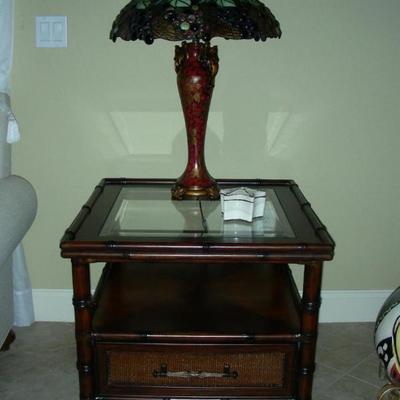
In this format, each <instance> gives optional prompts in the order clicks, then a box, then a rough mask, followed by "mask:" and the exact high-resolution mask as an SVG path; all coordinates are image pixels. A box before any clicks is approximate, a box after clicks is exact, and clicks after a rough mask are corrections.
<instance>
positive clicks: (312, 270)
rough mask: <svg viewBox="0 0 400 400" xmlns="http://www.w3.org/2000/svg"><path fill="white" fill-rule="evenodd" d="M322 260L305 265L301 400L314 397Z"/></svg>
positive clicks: (300, 379)
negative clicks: (313, 384) (313, 385)
mask: <svg viewBox="0 0 400 400" xmlns="http://www.w3.org/2000/svg"><path fill="white" fill-rule="evenodd" d="M321 279H322V262H312V263H310V264H306V265H305V267H304V284H303V300H302V308H303V309H302V320H301V325H302V326H301V332H302V344H301V349H300V377H299V386H298V394H299V400H311V399H312V383H313V375H314V369H315V349H316V343H317V333H318V312H319V307H320V304H321Z"/></svg>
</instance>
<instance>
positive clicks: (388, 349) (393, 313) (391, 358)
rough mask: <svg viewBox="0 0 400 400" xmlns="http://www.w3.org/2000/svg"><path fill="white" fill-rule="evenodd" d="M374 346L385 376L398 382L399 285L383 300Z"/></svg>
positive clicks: (399, 357) (399, 378)
mask: <svg viewBox="0 0 400 400" xmlns="http://www.w3.org/2000/svg"><path fill="white" fill-rule="evenodd" d="M375 348H376V352H377V353H378V356H379V358H380V360H381V362H382V365H383V366H384V368H385V370H386V373H387V377H388V378H389V380H390V381H391V382H392V383H395V384H396V386H397V385H399V384H400V287H398V288H397V289H396V290H395V291H394V292H393V293H392V294H391V295H390V296H389V297H388V299H387V300H386V301H385V303H384V304H383V306H382V308H381V310H380V311H379V314H378V318H377V320H376V325H375Z"/></svg>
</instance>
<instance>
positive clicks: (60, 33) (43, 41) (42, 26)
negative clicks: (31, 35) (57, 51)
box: [36, 15, 67, 48]
mask: <svg viewBox="0 0 400 400" xmlns="http://www.w3.org/2000/svg"><path fill="white" fill-rule="evenodd" d="M36 47H41V48H43V47H49V48H60V47H67V17H66V16H55V15H53V16H50V15H48V16H37V17H36Z"/></svg>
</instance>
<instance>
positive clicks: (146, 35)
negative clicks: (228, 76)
mask: <svg viewBox="0 0 400 400" xmlns="http://www.w3.org/2000/svg"><path fill="white" fill-rule="evenodd" d="M280 36H281V30H280V26H279V22H278V21H277V20H276V19H275V17H274V15H273V14H272V13H271V11H270V10H269V9H268V8H267V7H266V6H265V5H264V4H263V3H261V2H260V1H258V0H132V1H131V2H130V3H128V4H127V5H126V6H125V7H124V8H123V9H122V10H121V12H120V14H119V15H118V16H117V17H116V19H115V21H114V23H113V26H112V29H111V33H110V38H111V39H112V40H113V41H115V40H116V39H117V38H118V37H119V38H121V39H123V40H143V41H144V42H146V43H147V44H152V43H153V42H154V40H155V39H166V40H171V41H182V43H181V45H180V46H175V70H176V73H177V84H178V90H179V95H180V98H181V103H182V108H183V113H184V117H185V124H186V133H187V142H188V161H187V165H186V168H185V171H184V172H183V174H182V175H181V176H180V177H179V178H178V179H177V181H176V183H175V185H174V186H173V188H172V198H173V199H176V200H181V199H191V198H195V199H197V198H208V199H218V198H219V188H218V185H217V183H216V181H215V179H214V178H212V176H211V175H210V174H209V172H208V171H207V167H206V163H205V158H204V143H205V134H206V125H207V118H208V111H209V108H210V102H211V96H212V92H213V88H214V81H215V76H216V74H217V72H218V52H217V46H212V47H211V46H210V40H211V39H212V38H213V37H222V38H225V39H254V40H256V41H259V40H261V41H265V40H266V39H267V38H279V37H280Z"/></svg>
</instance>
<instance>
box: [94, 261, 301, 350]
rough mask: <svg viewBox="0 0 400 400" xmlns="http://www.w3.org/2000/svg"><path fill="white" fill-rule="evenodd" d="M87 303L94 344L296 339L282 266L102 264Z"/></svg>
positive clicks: (295, 306)
mask: <svg viewBox="0 0 400 400" xmlns="http://www.w3.org/2000/svg"><path fill="white" fill-rule="evenodd" d="M95 303H96V308H95V312H94V316H93V335H94V337H95V338H96V340H107V341H114V340H119V341H123V340H126V341H130V342H132V341H140V342H143V341H144V340H146V341H154V342H163V341H165V342H168V343H171V342H175V341H176V342H179V343H181V342H183V341H187V342H194V341H200V342H202V343H205V342H210V343H216V342H223V343H227V342H238V341H239V342H242V341H246V340H247V341H251V342H253V341H258V342H267V343H270V342H271V341H277V342H282V341H285V342H286V341H292V342H297V341H298V340H299V335H300V312H301V307H300V299H299V296H298V292H297V288H296V287H295V284H294V282H293V280H292V278H291V273H290V269H289V267H288V266H287V265H282V264H275V265H272V264H167V263H157V264H156V263H154V264H152V263H147V264H144V263H141V264H139V263H137V264H133V263H121V264H109V265H107V266H106V268H105V270H104V272H103V276H102V278H101V280H100V283H99V285H98V289H97V291H96V295H95Z"/></svg>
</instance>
